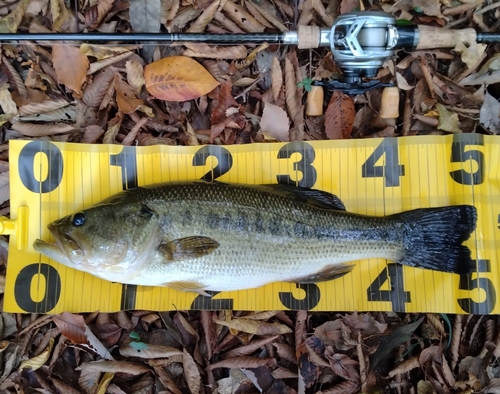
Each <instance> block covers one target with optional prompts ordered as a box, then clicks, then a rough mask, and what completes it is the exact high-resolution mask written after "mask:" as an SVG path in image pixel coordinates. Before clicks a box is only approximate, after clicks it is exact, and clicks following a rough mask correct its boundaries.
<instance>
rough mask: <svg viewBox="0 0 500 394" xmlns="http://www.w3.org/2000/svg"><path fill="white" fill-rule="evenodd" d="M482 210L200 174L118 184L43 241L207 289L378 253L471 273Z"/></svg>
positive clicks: (66, 260)
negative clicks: (374, 207) (373, 208)
mask: <svg viewBox="0 0 500 394" xmlns="http://www.w3.org/2000/svg"><path fill="white" fill-rule="evenodd" d="M76 215H77V216H78V218H79V220H78V221H75V217H76ZM475 215H476V212H475V209H474V207H470V206H456V207H442V208H429V209H422V210H414V211H408V212H403V213H401V214H396V215H391V216H387V217H371V216H363V215H357V214H353V213H350V212H347V211H345V208H344V206H343V204H342V202H341V201H340V200H339V199H338V198H337V197H336V196H334V195H332V194H330V193H327V192H324V191H319V190H311V189H305V188H300V187H294V186H288V185H259V186H249V185H230V184H224V183H216V182H215V183H210V182H202V181H198V182H186V183H176V184H161V185H151V186H145V187H140V188H135V189H131V190H127V191H124V192H121V193H118V194H116V195H114V196H111V197H109V198H108V199H105V200H103V201H102V202H101V203H99V204H97V205H96V206H94V207H90V208H88V209H85V210H83V211H81V212H79V213H75V214H74V215H69V216H66V217H64V218H61V219H59V220H58V221H56V222H54V223H52V224H51V225H50V226H49V228H50V229H51V232H52V233H53V235H54V238H56V241H57V242H56V244H48V243H46V242H44V241H41V240H39V241H36V242H35V248H37V250H40V251H41V252H42V253H45V254H47V255H48V256H49V257H52V258H54V259H56V260H58V261H60V262H62V263H63V264H66V265H68V266H70V267H72V268H76V269H80V270H83V271H86V272H89V273H92V274H94V275H96V276H99V277H101V278H103V279H107V280H112V281H115V282H122V283H128V284H136V285H149V286H170V287H172V288H174V289H179V290H188V291H195V292H198V293H201V294H206V293H204V291H205V290H215V291H223V290H240V289H246V288H254V287H260V286H262V285H265V284H268V283H271V282H277V281H289V282H290V281H291V282H303V283H310V282H316V281H324V280H330V279H333V278H336V277H338V276H341V275H343V274H346V273H348V272H350V271H351V270H352V269H353V267H354V265H352V264H346V263H349V262H353V261H356V260H362V259H369V258H386V259H389V260H392V261H395V262H400V263H402V264H407V265H411V266H416V267H423V268H430V269H438V270H442V271H447V272H463V271H464V270H467V267H466V266H467V264H468V261H470V250H469V249H468V248H467V247H465V246H462V245H461V243H462V242H463V241H464V240H466V239H467V238H468V237H469V235H470V233H471V231H472V230H473V228H474V227H475V220H476V216H475ZM423 234H425V235H426V236H425V237H423V236H422V235H423ZM424 239H425V242H424V241H423V240H424ZM467 259H468V260H467Z"/></svg>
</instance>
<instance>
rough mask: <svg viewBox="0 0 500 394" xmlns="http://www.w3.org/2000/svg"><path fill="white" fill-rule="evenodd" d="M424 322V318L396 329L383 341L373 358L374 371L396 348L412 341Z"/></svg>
mask: <svg viewBox="0 0 500 394" xmlns="http://www.w3.org/2000/svg"><path fill="white" fill-rule="evenodd" d="M423 321H424V318H423V317H422V318H420V319H418V320H417V321H416V322H414V323H411V324H408V325H406V326H401V327H399V328H397V329H395V330H394V331H393V332H392V333H390V334H389V335H387V336H386V337H384V338H383V339H382V341H381V342H380V345H379V346H378V349H377V350H376V351H375V353H373V355H372V357H371V360H370V361H371V363H370V364H371V367H372V369H373V370H374V369H375V367H376V366H377V364H379V362H380V361H382V360H383V359H384V358H386V357H387V356H388V355H389V354H390V353H391V352H392V351H393V350H394V349H395V348H396V347H398V346H400V345H401V344H403V343H405V342H407V341H409V340H410V338H411V336H412V335H413V332H414V331H415V330H416V329H417V328H418V326H420V324H421V323H422V322H423Z"/></svg>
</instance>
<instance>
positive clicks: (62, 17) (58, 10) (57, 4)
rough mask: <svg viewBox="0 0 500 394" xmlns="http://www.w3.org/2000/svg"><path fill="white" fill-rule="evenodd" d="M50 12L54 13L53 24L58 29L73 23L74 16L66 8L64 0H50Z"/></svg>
mask: <svg viewBox="0 0 500 394" xmlns="http://www.w3.org/2000/svg"><path fill="white" fill-rule="evenodd" d="M50 12H51V13H52V20H53V26H54V30H56V31H63V30H64V29H65V28H67V27H68V26H69V25H71V22H72V20H73V18H74V17H72V15H71V14H70V12H69V11H68V9H67V8H66V5H65V4H64V1H63V0H50Z"/></svg>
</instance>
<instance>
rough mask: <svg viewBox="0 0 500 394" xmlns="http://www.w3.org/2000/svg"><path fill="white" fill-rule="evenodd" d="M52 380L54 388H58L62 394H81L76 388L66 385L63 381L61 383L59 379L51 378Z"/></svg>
mask: <svg viewBox="0 0 500 394" xmlns="http://www.w3.org/2000/svg"><path fill="white" fill-rule="evenodd" d="M50 380H51V381H52V383H53V384H54V386H55V387H56V389H57V390H58V391H59V392H60V393H64V394H80V391H78V390H77V389H75V388H74V387H72V386H70V385H69V384H66V383H64V382H63V381H61V380H59V379H56V378H54V377H52V376H51V377H50Z"/></svg>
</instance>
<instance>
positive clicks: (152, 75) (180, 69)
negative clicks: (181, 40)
mask: <svg viewBox="0 0 500 394" xmlns="http://www.w3.org/2000/svg"><path fill="white" fill-rule="evenodd" d="M144 78H145V79H146V89H147V90H148V92H149V93H151V94H152V95H153V96H155V97H156V98H159V99H162V100H166V101H187V100H192V99H195V98H198V97H201V96H203V95H205V94H207V93H209V92H210V91H212V90H213V89H215V88H216V87H217V86H218V85H219V82H217V81H216V80H215V79H214V77H213V76H212V75H211V74H210V73H209V72H208V71H207V70H206V69H205V68H204V67H203V66H202V65H201V64H200V63H198V62H197V61H196V60H194V59H191V58H189V57H185V56H172V57H167V58H164V59H161V60H158V61H156V62H154V63H151V64H148V65H147V66H146V67H145V69H144Z"/></svg>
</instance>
